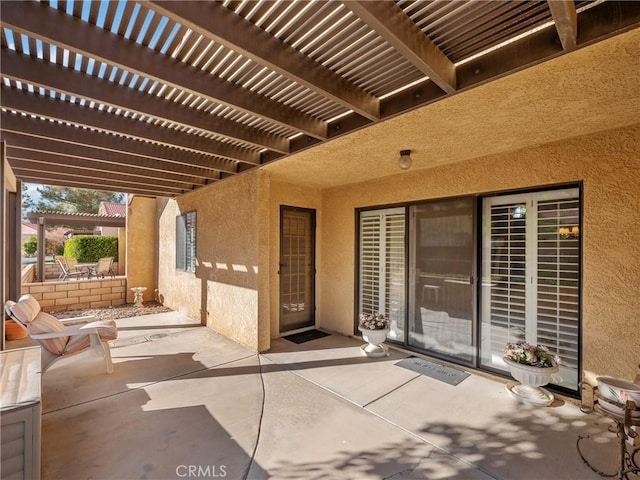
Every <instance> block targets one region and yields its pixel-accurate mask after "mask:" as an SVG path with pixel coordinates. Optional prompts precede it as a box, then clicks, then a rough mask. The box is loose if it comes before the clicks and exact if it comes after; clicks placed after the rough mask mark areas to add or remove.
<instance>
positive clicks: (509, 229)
mask: <svg viewBox="0 0 640 480" xmlns="http://www.w3.org/2000/svg"><path fill="white" fill-rule="evenodd" d="M518 206H519V204H515V203H514V204H507V205H492V206H491V210H490V217H489V218H490V232H491V233H490V236H491V263H490V269H491V270H490V275H491V283H492V284H493V285H494V287H493V288H491V301H490V304H489V305H490V307H489V319H490V320H489V321H490V324H491V328H492V332H491V333H492V335H491V345H490V348H491V350H492V351H502V349H503V348H504V346H505V344H506V343H507V342H513V341H518V340H525V320H526V302H525V299H526V297H525V288H526V280H525V261H526V230H525V218H524V217H523V218H514V217H513V215H512V212H513V211H514V209H515V208H517V207H518Z"/></svg>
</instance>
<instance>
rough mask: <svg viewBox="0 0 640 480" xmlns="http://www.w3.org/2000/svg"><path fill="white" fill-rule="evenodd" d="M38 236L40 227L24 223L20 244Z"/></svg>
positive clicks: (22, 224)
mask: <svg viewBox="0 0 640 480" xmlns="http://www.w3.org/2000/svg"><path fill="white" fill-rule="evenodd" d="M37 235H38V226H37V225H36V224H34V223H29V222H22V223H21V230H20V242H24V241H26V240H29V239H30V238H31V237H36V236H37Z"/></svg>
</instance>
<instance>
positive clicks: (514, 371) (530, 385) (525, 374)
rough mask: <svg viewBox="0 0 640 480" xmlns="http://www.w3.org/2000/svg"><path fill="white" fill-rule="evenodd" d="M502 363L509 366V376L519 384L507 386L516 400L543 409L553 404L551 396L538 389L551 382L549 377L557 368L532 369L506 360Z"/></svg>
mask: <svg viewBox="0 0 640 480" xmlns="http://www.w3.org/2000/svg"><path fill="white" fill-rule="evenodd" d="M504 361H505V363H506V364H507V365H509V368H510V370H511V376H512V377H513V378H515V379H516V380H518V381H519V382H520V383H519V384H517V385H513V384H507V390H508V391H509V393H510V394H511V395H512V396H513V397H514V398H515V399H516V400H518V401H519V402H521V403H526V404H528V405H534V406H538V407H544V406H547V405H549V404H551V403H552V402H553V399H554V396H553V394H552V393H551V392H549V391H548V390H546V389H544V388H540V387H541V386H543V385H546V384H547V383H549V382H550V381H551V376H552V375H553V374H554V373H557V372H558V370H559V368H558V367H557V366H555V367H532V366H530V365H523V364H521V363H517V362H514V361H512V360H509V359H507V358H505V359H504Z"/></svg>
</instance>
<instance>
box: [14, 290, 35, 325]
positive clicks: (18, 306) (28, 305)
mask: <svg viewBox="0 0 640 480" xmlns="http://www.w3.org/2000/svg"><path fill="white" fill-rule="evenodd" d="M11 313H12V314H13V315H14V316H15V317H16V318H17V319H18V320H20V321H21V322H22V323H23V324H24V325H26V324H28V323H29V322H31V321H33V319H34V318H36V315H38V313H40V304H39V303H38V301H37V300H36V299H35V298H34V297H33V295H29V294H27V295H23V296H21V297H20V300H18V303H14V304H13V305H12V306H11Z"/></svg>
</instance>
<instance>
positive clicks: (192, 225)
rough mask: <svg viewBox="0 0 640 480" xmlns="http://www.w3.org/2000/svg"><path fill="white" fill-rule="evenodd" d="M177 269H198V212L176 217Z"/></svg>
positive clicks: (193, 270)
mask: <svg viewBox="0 0 640 480" xmlns="http://www.w3.org/2000/svg"><path fill="white" fill-rule="evenodd" d="M176 269H177V270H184V271H185V272H192V273H193V272H195V271H196V212H187V213H185V214H183V215H178V216H177V217H176Z"/></svg>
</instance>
